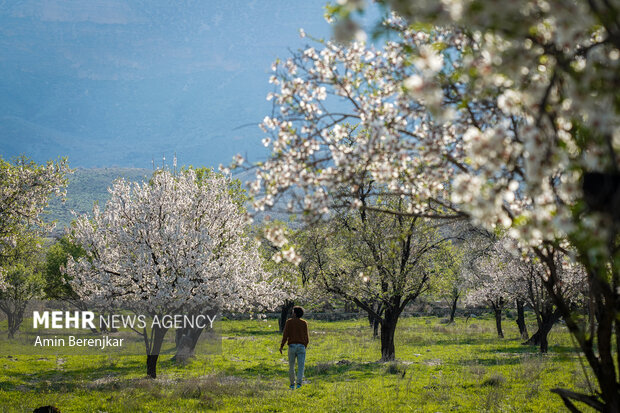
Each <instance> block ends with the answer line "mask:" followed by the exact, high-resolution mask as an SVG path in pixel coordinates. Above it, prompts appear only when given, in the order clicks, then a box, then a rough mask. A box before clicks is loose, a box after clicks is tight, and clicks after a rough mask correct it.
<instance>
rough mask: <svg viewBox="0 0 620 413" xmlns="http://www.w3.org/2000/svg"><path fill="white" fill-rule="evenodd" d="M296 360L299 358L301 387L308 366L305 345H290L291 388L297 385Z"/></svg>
mask: <svg viewBox="0 0 620 413" xmlns="http://www.w3.org/2000/svg"><path fill="white" fill-rule="evenodd" d="M295 358H297V384H300V385H301V380H302V379H303V378H304V365H305V364H306V346H304V345H303V344H289V345H288V378H289V381H290V382H291V386H293V385H294V384H295Z"/></svg>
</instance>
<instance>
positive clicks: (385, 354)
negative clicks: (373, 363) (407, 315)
mask: <svg viewBox="0 0 620 413" xmlns="http://www.w3.org/2000/svg"><path fill="white" fill-rule="evenodd" d="M397 323H398V313H396V312H393V311H392V310H390V309H388V308H386V309H385V315H384V316H383V319H382V320H381V361H392V360H394V359H396V351H395V350H394V332H395V331H396V324H397Z"/></svg>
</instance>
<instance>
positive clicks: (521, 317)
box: [517, 300, 529, 340]
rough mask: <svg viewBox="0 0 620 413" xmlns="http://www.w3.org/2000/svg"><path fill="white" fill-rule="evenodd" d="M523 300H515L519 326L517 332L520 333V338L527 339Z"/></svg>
mask: <svg viewBox="0 0 620 413" xmlns="http://www.w3.org/2000/svg"><path fill="white" fill-rule="evenodd" d="M524 307H525V305H524V303H523V300H517V326H519V333H520V334H521V340H527V339H528V337H529V334H528V332H527V325H526V324H525V310H524Z"/></svg>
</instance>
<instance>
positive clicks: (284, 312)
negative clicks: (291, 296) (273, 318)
mask: <svg viewBox="0 0 620 413" xmlns="http://www.w3.org/2000/svg"><path fill="white" fill-rule="evenodd" d="M294 306H295V301H293V300H285V301H284V304H282V307H281V308H280V319H279V320H278V324H279V327H280V333H281V332H283V331H284V325H285V324H286V320H288V318H289V315H290V313H291V310H292V309H293V307H294Z"/></svg>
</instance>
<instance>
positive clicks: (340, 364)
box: [306, 360, 386, 382]
mask: <svg viewBox="0 0 620 413" xmlns="http://www.w3.org/2000/svg"><path fill="white" fill-rule="evenodd" d="M385 369H386V363H381V362H377V361H374V362H357V361H348V360H340V361H336V362H327V363H316V364H312V365H309V366H306V376H308V377H320V378H321V380H323V381H327V382H336V381H342V376H343V375H345V374H354V375H355V378H356V379H363V378H372V377H376V375H377V372H378V371H381V370H385Z"/></svg>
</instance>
